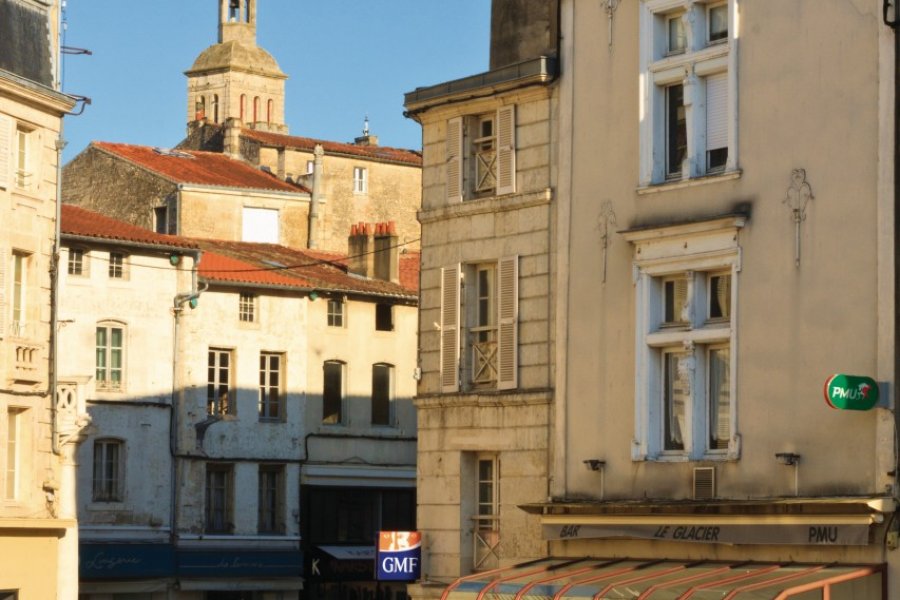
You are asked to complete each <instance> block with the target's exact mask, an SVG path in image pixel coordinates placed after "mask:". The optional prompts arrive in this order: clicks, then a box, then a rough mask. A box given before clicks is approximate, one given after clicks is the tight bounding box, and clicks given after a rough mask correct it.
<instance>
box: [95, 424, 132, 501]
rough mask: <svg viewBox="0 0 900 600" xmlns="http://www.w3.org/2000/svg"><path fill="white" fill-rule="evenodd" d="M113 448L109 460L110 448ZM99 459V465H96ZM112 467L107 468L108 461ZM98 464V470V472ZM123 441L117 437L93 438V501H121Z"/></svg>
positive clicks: (123, 465) (123, 466)
mask: <svg viewBox="0 0 900 600" xmlns="http://www.w3.org/2000/svg"><path fill="white" fill-rule="evenodd" d="M113 447H114V448H115V449H116V451H115V457H114V461H110V448H113ZM98 455H99V456H98ZM98 459H99V465H98ZM111 462H112V463H113V464H112V465H111V466H112V469H111V470H108V467H109V466H110V463H111ZM98 466H99V467H100V470H99V472H98ZM124 483H125V442H124V441H122V440H120V439H117V438H100V439H96V440H94V455H93V470H92V474H91V500H92V501H93V502H122V501H124V499H125V497H124V493H125V485H124Z"/></svg>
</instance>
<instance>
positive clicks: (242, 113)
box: [240, 94, 247, 123]
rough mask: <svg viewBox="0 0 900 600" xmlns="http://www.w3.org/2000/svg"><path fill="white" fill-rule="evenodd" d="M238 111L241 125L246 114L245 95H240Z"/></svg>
mask: <svg viewBox="0 0 900 600" xmlns="http://www.w3.org/2000/svg"><path fill="white" fill-rule="evenodd" d="M240 110H241V115H240V121H241V123H243V122H244V115H246V114H247V94H241V109H240Z"/></svg>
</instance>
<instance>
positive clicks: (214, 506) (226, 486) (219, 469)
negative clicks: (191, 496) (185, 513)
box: [205, 464, 234, 533]
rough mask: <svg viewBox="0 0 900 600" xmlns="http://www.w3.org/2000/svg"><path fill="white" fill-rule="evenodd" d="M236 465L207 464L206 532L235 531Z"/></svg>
mask: <svg viewBox="0 0 900 600" xmlns="http://www.w3.org/2000/svg"><path fill="white" fill-rule="evenodd" d="M233 494H234V467H233V466H232V465H228V464H207V465H206V510H205V512H206V532H207V533H233V532H234V517H233V512H232V511H233V499H232V497H233Z"/></svg>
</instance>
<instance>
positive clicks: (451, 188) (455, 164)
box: [447, 117, 463, 202]
mask: <svg viewBox="0 0 900 600" xmlns="http://www.w3.org/2000/svg"><path fill="white" fill-rule="evenodd" d="M462 198H463V120H462V117H456V118H454V119H450V120H449V121H447V201H448V202H462Z"/></svg>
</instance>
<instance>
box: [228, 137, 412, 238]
mask: <svg viewBox="0 0 900 600" xmlns="http://www.w3.org/2000/svg"><path fill="white" fill-rule="evenodd" d="M242 153H243V154H244V156H245V157H247V159H248V160H250V161H251V162H253V161H254V160H258V162H259V164H260V165H263V166H268V167H269V168H270V169H272V172H273V173H277V171H278V151H277V150H275V149H274V148H264V147H260V146H258V145H256V147H255V148H242ZM313 159H314V156H313V154H312V152H303V151H300V150H287V151H286V153H285V158H284V161H285V175H287V176H289V177H292V178H296V177H297V176H299V175H303V174H305V173H306V169H307V167H306V163H307V161H311V160H313ZM354 167H363V168H365V169H367V170H368V192H367V193H364V194H358V193H355V192H354V191H353V169H354ZM323 169H324V172H325V175H324V183H323V185H322V195H323V199H324V201H323V203H322V204H321V205H320V207H319V236H318V238H319V245H318V247H319V248H320V249H323V250H333V251H335V252H346V251H347V237H348V236H349V235H350V226H351V225H353V224H354V223H359V222H360V221H364V222H366V223H377V222H386V221H394V222H396V224H397V235H398V237H399V243H401V244H404V246H403V247H405V248H409V249H410V250H415V249H418V248H419V241H418V240H419V237H420V227H419V222H418V221H417V220H416V212H417V211H418V209H419V206H420V201H421V197H422V170H421V169H420V168H419V167H416V166H407V165H399V164H392V163H384V162H378V161H372V160H366V159H365V158H362V157H358V158H356V157H347V156H335V155H332V154H328V153H326V154H325V157H324V158H323ZM307 186H308V187H310V188H311V187H312V180H311V179H309V180H308V183H307Z"/></svg>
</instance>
